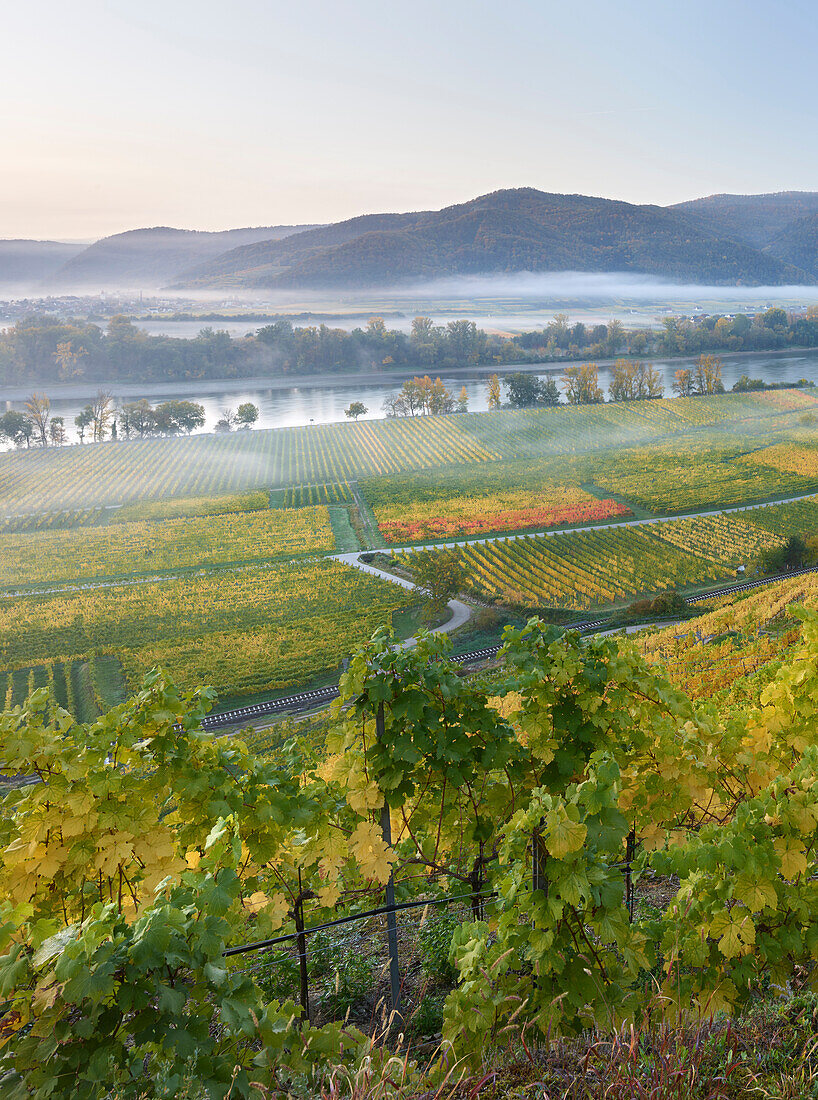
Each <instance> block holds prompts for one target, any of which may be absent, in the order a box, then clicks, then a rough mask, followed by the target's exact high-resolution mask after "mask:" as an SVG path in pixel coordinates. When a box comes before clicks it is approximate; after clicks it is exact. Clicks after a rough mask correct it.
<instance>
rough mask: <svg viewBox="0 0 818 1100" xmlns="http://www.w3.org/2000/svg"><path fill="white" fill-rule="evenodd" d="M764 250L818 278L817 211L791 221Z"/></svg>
mask: <svg viewBox="0 0 818 1100" xmlns="http://www.w3.org/2000/svg"><path fill="white" fill-rule="evenodd" d="M764 251H765V252H766V253H767V254H768V255H770V256H774V257H775V258H776V259H777V260H782V261H784V262H785V263H789V264H795V266H796V267H800V268H802V269H803V270H804V271H806V272H808V273H809V274H810V275H813V276H815V277H816V278H818V212H816V213H814V214H808V215H807V216H806V217H804V218H798V219H797V220H796V221H794V222H791V223H790V224H789V225H788V226H787V227H786V229H785V230H784V231H783V233H780V234H779V235H778V236H777V237H775V238H774V239H773V241H771V243H770V244H769V245H768V246H767V247H766V248H765V250H764Z"/></svg>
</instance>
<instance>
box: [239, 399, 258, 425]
mask: <svg viewBox="0 0 818 1100" xmlns="http://www.w3.org/2000/svg"><path fill="white" fill-rule="evenodd" d="M258 413H259V410H258V406H257V405H254V404H253V402H252V401H243V402H242V403H241V405H239V407H238V408H237V409H236V420H237V421H238V423H239V424H241V426H242V428H252V426H253V425H254V424H255V422H256V421H257V420H258Z"/></svg>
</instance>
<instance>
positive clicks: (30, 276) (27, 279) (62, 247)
mask: <svg viewBox="0 0 818 1100" xmlns="http://www.w3.org/2000/svg"><path fill="white" fill-rule="evenodd" d="M84 248H85V245H84V244H65V243H64V242H62V241H26V240H6V241H0V290H3V291H6V292H8V293H19V292H21V291H22V292H26V291H28V290H31V289H33V288H34V287H36V286H37V285H38V284H39V283H41V282H42V281H43V280H44V279H48V278H49V277H50V276H52V275H53V274H54V272H55V271H57V270H58V269H59V268H60V267H62V266H63V264H65V263H66V262H69V261H70V260H71V259H72V258H73V257H74V256H76V255H77V254H78V253H79V252H82V251H83V250H84Z"/></svg>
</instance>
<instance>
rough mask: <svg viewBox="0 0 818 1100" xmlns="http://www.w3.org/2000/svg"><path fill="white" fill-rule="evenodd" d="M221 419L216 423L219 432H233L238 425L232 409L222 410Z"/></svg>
mask: <svg viewBox="0 0 818 1100" xmlns="http://www.w3.org/2000/svg"><path fill="white" fill-rule="evenodd" d="M219 411H220V412H221V418H220V419H219V420H217V421H216V428H215V430H216V431H217V432H232V430H233V428H234V427H235V425H236V414H235V413H234V412H233V410H232V409H220V410H219Z"/></svg>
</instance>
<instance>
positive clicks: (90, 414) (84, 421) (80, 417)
mask: <svg viewBox="0 0 818 1100" xmlns="http://www.w3.org/2000/svg"><path fill="white" fill-rule="evenodd" d="M93 423H94V410H93V408H92V407H91V406H90V405H86V406H85V408H84V409H80V411H79V412H78V413H77V415H76V416H75V417H74V424H75V425H76V427H77V432H78V434H79V437H80V443H84V442H85V430H86V428H90V427H91V425H92V424H93Z"/></svg>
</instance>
